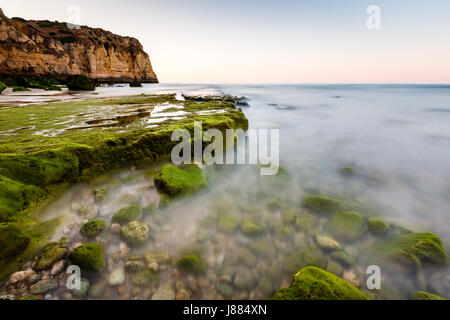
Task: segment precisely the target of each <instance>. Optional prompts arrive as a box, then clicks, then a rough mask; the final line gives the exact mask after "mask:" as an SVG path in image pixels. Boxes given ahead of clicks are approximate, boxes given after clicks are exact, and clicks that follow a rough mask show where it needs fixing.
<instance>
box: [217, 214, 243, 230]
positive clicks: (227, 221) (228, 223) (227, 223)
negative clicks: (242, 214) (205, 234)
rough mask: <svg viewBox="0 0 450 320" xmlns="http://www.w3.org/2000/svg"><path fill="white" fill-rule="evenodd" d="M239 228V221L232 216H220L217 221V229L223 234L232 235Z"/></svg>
mask: <svg viewBox="0 0 450 320" xmlns="http://www.w3.org/2000/svg"><path fill="white" fill-rule="evenodd" d="M238 226H239V220H238V219H237V218H236V217H235V216H232V215H228V214H221V215H219V219H218V220H217V228H218V229H219V230H220V231H222V232H225V233H230V234H231V233H233V232H234V231H236V229H237V227H238Z"/></svg>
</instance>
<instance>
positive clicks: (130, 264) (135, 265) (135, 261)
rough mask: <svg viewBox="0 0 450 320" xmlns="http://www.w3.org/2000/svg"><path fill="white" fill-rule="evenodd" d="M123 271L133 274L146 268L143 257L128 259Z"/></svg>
mask: <svg viewBox="0 0 450 320" xmlns="http://www.w3.org/2000/svg"><path fill="white" fill-rule="evenodd" d="M124 268H125V271H126V272H130V273H134V272H138V271H141V270H144V269H145V268H146V263H145V259H144V258H143V257H128V258H127V260H126V261H125V265H124Z"/></svg>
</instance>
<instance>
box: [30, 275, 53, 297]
mask: <svg viewBox="0 0 450 320" xmlns="http://www.w3.org/2000/svg"><path fill="white" fill-rule="evenodd" d="M58 285H59V283H58V281H56V280H55V279H48V280H45V279H44V280H41V281H39V282H38V283H36V284H33V285H32V286H31V287H30V294H41V293H46V292H47V291H50V290H54V289H56V288H58Z"/></svg>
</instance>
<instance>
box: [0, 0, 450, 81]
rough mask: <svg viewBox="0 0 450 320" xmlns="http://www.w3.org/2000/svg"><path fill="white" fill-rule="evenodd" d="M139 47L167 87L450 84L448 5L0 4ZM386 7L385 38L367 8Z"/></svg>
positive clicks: (259, 1) (387, 0) (282, 1)
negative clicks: (371, 24) (73, 8)
mask: <svg viewBox="0 0 450 320" xmlns="http://www.w3.org/2000/svg"><path fill="white" fill-rule="evenodd" d="M72 4H76V5H78V6H79V7H80V9H81V22H82V24H84V25H88V26H92V27H101V28H104V29H107V30H110V31H112V32H114V33H117V34H120V35H129V36H133V37H136V38H138V39H139V40H140V41H141V43H142V44H143V45H144V48H145V50H146V51H147V52H148V53H149V54H150V58H151V60H152V64H153V67H154V69H155V71H156V73H157V74H158V77H159V78H160V80H161V81H162V82H204V83H211V82H215V83H284V82H297V83H298V82H326V83H329V82H450V59H449V57H450V19H449V18H448V17H449V16H450V1H448V0H428V1H425V0H395V1H393V0H371V1H366V0H353V1H350V0H310V1H302V0H297V1H293V0H289V1H288V0H278V1H268V0H239V1H237V0H228V1H212V0H209V1H208V0H173V1H170V0H165V1H164V0H150V1H149V0H127V1H124V0H121V1H117V0H112V1H111V0H110V1H106V0H97V1H93V0H80V1H75V0H68V1H67V0H58V1H56V0H40V1H32V0H0V6H1V7H2V8H3V10H4V11H5V14H6V15H7V16H10V17H13V16H20V17H24V18H27V19H48V20H59V21H66V20H67V19H68V17H69V15H68V14H67V12H66V10H67V8H68V7H69V6H70V5H72ZM371 4H375V5H378V6H379V7H380V8H381V30H376V31H375V30H368V29H367V27H366V20H367V18H368V15H367V14H366V9H367V7H368V6H369V5H371Z"/></svg>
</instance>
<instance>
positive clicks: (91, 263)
mask: <svg viewBox="0 0 450 320" xmlns="http://www.w3.org/2000/svg"><path fill="white" fill-rule="evenodd" d="M69 260H70V261H71V262H72V263H73V264H74V265H77V266H79V267H80V268H81V270H84V271H88V272H91V271H93V272H100V271H102V270H103V268H104V267H105V252H104V249H103V246H102V245H100V244H98V243H90V244H84V245H81V246H79V247H77V248H76V249H75V250H73V251H72V252H70V254H69Z"/></svg>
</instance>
